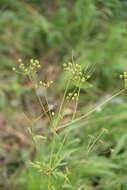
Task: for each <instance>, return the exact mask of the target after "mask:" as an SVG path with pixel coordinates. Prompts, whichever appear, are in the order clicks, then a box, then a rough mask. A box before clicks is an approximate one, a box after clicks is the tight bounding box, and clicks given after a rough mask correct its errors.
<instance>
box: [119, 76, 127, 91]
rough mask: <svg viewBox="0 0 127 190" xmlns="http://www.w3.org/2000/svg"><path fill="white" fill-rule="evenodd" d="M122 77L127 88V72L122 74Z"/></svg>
mask: <svg viewBox="0 0 127 190" xmlns="http://www.w3.org/2000/svg"><path fill="white" fill-rule="evenodd" d="M120 78H121V79H122V80H123V82H124V88H127V72H123V74H122V75H120Z"/></svg>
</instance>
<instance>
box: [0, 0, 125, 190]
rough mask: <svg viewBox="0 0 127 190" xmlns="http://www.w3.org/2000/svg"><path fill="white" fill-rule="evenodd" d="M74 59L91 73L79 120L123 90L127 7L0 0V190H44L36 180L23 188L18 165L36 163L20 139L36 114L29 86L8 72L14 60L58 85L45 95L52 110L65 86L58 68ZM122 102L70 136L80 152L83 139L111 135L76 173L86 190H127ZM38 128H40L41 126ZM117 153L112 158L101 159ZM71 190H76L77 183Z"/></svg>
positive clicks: (111, 1)
mask: <svg viewBox="0 0 127 190" xmlns="http://www.w3.org/2000/svg"><path fill="white" fill-rule="evenodd" d="M72 52H73V55H74V60H75V62H77V63H79V64H82V65H84V66H85V65H90V67H91V73H92V77H91V79H90V82H91V84H92V85H93V88H91V89H82V91H81V101H80V104H79V105H80V107H79V112H80V113H84V111H87V110H88V108H89V107H90V106H91V105H92V104H95V105H96V104H98V103H99V102H102V101H103V100H105V99H106V98H107V97H110V96H111V95H112V94H113V93H115V92H117V91H118V90H119V89H121V88H122V85H123V84H122V82H121V80H120V79H119V75H120V74H121V73H122V72H124V71H127V1H126V0H75V1H74V0H68V1H67V0H0V131H1V132H0V189H1V190H8V189H10V190H13V189H15V190H19V189H20V188H19V187H17V186H16V185H17V184H22V185H21V186H20V187H21V189H24V190H26V189H28V190H36V189H37V190H41V189H43V188H41V185H40V182H37V181H36V183H35V184H32V183H30V184H29V185H28V188H26V186H25V187H24V184H25V183H26V182H24V181H25V179H24V178H25V177H24V175H25V174H23V175H22V174H21V173H22V170H24V167H25V166H24V159H26V158H28V157H29V156H30V155H32V157H34V151H33V150H32V145H31V141H30V139H29V138H28V136H27V135H26V126H27V122H25V120H24V115H23V114H22V112H29V111H33V115H36V114H35V113H36V111H37V110H38V106H36V105H35V103H34V96H33V95H32V90H31V86H30V84H29V82H26V81H24V80H23V78H22V76H20V75H17V74H15V73H14V72H12V67H16V66H17V64H18V63H17V59H18V58H22V59H23V60H25V61H26V60H29V59H30V58H35V59H38V60H39V61H40V64H41V66H42V69H41V70H40V72H39V76H40V78H41V77H42V76H43V77H44V78H46V79H47V78H50V79H53V80H55V81H56V83H57V85H56V90H55V92H54V91H53V90H52V94H51V95H50V96H51V97H50V99H51V102H52V103H54V102H56V99H57V98H58V97H59V94H62V93H63V90H64V87H65V76H64V75H63V74H62V64H63V63H65V62H68V61H71V57H72ZM86 92H87V93H86ZM126 100H127V99H126V92H125V93H124V96H123V95H121V96H120V97H117V98H115V99H114V100H113V101H112V102H111V103H110V104H109V106H107V107H106V108H105V109H104V111H102V110H98V112H97V113H95V114H94V115H93V116H92V117H91V119H89V120H88V121H87V122H86V128H85V133H84V134H83V129H84V128H82V127H81V128H80V129H81V130H78V131H76V132H75V133H76V134H75V135H78V136H79V137H80V138H81V142H80V146H81V152H82V149H83V147H85V146H87V143H88V141H89V139H87V138H86V141H85V137H84V135H86V136H88V135H89V134H91V135H97V134H98V133H99V130H100V128H102V127H103V128H107V129H108V130H109V134H107V135H106V137H104V139H103V140H104V141H105V142H106V144H105V146H104V148H100V147H103V146H102V145H101V146H100V147H99V148H98V149H97V150H96V151H95V152H94V153H93V155H91V157H90V163H88V164H87V165H86V167H85V168H84V169H83V168H78V167H77V168H75V171H74V173H79V176H80V174H81V176H86V177H85V181H84V184H85V185H86V188H84V189H87V190H92V189H98V190H109V189H111V190H122V189H123V190H126V189H127V182H126V173H127V160H126V156H127V150H126V144H127V142H126V139H127V138H126V137H127V125H126V121H127V118H126V116H127V114H126V113H127V111H126V109H127V103H126ZM80 124H81V126H82V125H84V123H82V122H81V123H80ZM45 125H46V120H45V121H44V126H45ZM37 127H38V128H39V129H40V128H43V125H42V123H38V126H37ZM115 148H116V151H115V152H114V154H113V155H111V156H110V155H109V154H108V153H105V152H106V151H108V150H109V149H115ZM102 155H103V158H102ZM112 164H113V165H112ZM114 165H115V167H114ZM116 166H118V167H116ZM116 173H117V174H116ZM102 176H103V177H102ZM34 177H35V176H34ZM76 177H77V176H74V177H73V178H74V179H72V181H73V180H74V181H75V178H76ZM36 178H37V179H39V178H38V176H36ZM40 178H41V177H40ZM80 179H81V178H80V177H79V179H78V182H79V184H80ZM40 181H41V179H40ZM22 186H23V187H22ZM66 189H69V187H68V188H66ZM74 189H75V190H77V189H78V184H75V186H74Z"/></svg>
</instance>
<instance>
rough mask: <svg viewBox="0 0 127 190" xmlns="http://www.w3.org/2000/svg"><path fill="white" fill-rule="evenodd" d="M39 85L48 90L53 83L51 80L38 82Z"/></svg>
mask: <svg viewBox="0 0 127 190" xmlns="http://www.w3.org/2000/svg"><path fill="white" fill-rule="evenodd" d="M39 84H40V85H42V86H43V87H44V88H49V87H50V86H51V85H52V84H53V81H52V80H50V81H48V82H43V81H40V82H39Z"/></svg>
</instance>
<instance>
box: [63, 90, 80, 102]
mask: <svg viewBox="0 0 127 190" xmlns="http://www.w3.org/2000/svg"><path fill="white" fill-rule="evenodd" d="M66 99H67V100H68V101H70V100H73V101H74V100H76V101H78V94H77V93H71V92H70V93H69V94H68V95H67V97H66Z"/></svg>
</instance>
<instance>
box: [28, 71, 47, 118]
mask: <svg viewBox="0 0 127 190" xmlns="http://www.w3.org/2000/svg"><path fill="white" fill-rule="evenodd" d="M28 76H29V79H30V81H31V82H32V84H33V80H32V77H31V75H30V74H29V75H28ZM34 91H35V94H36V96H37V99H38V101H39V104H40V106H41V108H42V110H43V113H46V115H47V117H48V119H49V120H50V118H49V115H48V114H47V112H46V110H45V107H44V105H43V103H42V101H41V98H40V96H39V95H38V93H37V91H36V88H35V87H34Z"/></svg>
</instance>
